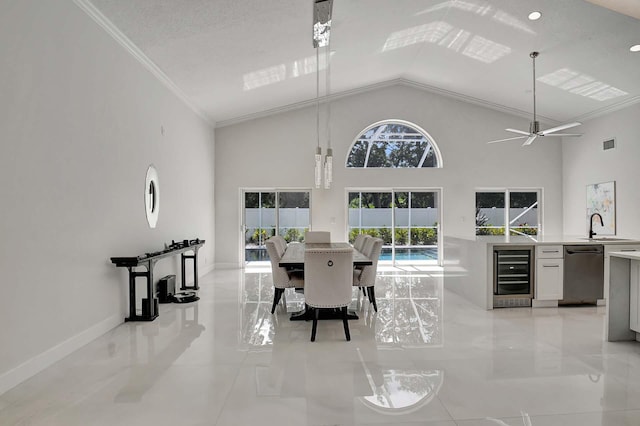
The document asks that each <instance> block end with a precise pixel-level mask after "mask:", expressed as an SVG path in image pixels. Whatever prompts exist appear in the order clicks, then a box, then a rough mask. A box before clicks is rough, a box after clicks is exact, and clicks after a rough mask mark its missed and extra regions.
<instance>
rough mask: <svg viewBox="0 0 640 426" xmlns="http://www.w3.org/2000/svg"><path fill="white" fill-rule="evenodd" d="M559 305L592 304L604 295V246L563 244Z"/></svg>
mask: <svg viewBox="0 0 640 426" xmlns="http://www.w3.org/2000/svg"><path fill="white" fill-rule="evenodd" d="M563 278H564V299H562V300H560V301H558V303H559V304H561V305H577V304H593V305H595V304H596V303H597V302H598V299H602V298H603V297H604V246H602V245H597V244H596V245H580V246H564V277H563Z"/></svg>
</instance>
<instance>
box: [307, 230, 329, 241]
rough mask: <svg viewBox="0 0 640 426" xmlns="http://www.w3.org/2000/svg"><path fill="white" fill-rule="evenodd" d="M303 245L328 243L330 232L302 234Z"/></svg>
mask: <svg viewBox="0 0 640 426" xmlns="http://www.w3.org/2000/svg"><path fill="white" fill-rule="evenodd" d="M304 242H305V243H330V242H331V232H329V231H306V232H305V233H304Z"/></svg>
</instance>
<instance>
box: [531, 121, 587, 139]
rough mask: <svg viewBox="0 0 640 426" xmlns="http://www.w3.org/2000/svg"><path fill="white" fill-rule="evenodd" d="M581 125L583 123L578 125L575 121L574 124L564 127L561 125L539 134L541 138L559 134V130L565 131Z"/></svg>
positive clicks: (564, 125)
mask: <svg viewBox="0 0 640 426" xmlns="http://www.w3.org/2000/svg"><path fill="white" fill-rule="evenodd" d="M581 124H582V123H578V122H577V121H575V122H573V123H567V124H562V125H560V126H557V127H552V128H550V129H547V130H543V131H541V132H538V134H539V135H540V136H546V135H548V134H549V133H554V132H557V131H559V130H564V129H570V128H572V127H576V126H579V125H581Z"/></svg>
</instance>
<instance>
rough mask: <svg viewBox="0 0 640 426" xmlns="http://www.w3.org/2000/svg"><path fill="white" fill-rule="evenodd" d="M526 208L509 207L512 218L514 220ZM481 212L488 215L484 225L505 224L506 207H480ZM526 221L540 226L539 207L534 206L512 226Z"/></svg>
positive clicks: (531, 224) (530, 224)
mask: <svg viewBox="0 0 640 426" xmlns="http://www.w3.org/2000/svg"><path fill="white" fill-rule="evenodd" d="M525 210H527V208H526V207H522V208H513V209H509V217H510V218H512V219H510V220H513V219H515V218H516V217H518V216H520V215H521V214H522V213H523V212H524V211H525ZM480 214H481V215H484V216H486V217H487V221H486V222H485V223H484V224H483V226H504V208H486V209H480ZM525 223H526V224H527V225H528V226H534V227H535V226H538V209H537V208H533V209H531V210H529V211H528V212H526V213H525V214H524V215H522V216H521V217H519V218H518V219H517V220H516V221H514V222H513V223H512V224H511V226H520V225H523V224H525Z"/></svg>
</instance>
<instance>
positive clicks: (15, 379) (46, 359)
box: [0, 314, 123, 395]
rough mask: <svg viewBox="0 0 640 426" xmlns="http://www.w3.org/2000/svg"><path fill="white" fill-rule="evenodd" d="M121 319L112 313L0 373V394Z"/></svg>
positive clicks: (101, 333)
mask: <svg viewBox="0 0 640 426" xmlns="http://www.w3.org/2000/svg"><path fill="white" fill-rule="evenodd" d="M122 321H123V318H122V316H121V315H119V314H118V315H113V316H111V317H109V318H107V319H105V320H103V321H101V322H99V323H98V324H96V325H94V326H92V327H90V328H88V329H86V330H84V331H83V332H81V333H79V334H77V335H75V336H73V337H71V338H69V339H67V340H65V341H64V342H62V343H60V344H58V345H56V346H54V347H52V348H50V349H47V350H46V351H44V352H42V353H41V354H39V355H36V356H34V357H33V358H31V359H29V360H27V361H25V362H23V363H22V364H20V365H19V366H17V367H16V368H14V369H12V370H9V371H7V372H5V373H3V374H2V375H0V395H2V394H3V393H5V392H6V391H8V390H9V389H11V388H13V387H15V386H17V385H19V384H20V383H22V382H24V381H25V380H27V379H29V378H31V377H33V376H35V375H36V374H38V373H39V372H41V371H42V370H44V369H45V368H48V367H50V366H51V365H52V364H54V363H56V362H58V361H60V360H61V359H62V358H64V357H66V356H67V355H69V354H70V353H72V352H74V351H76V350H78V349H80V348H81V347H83V346H84V345H86V344H87V343H89V342H91V341H92V340H94V339H97V338H98V337H100V336H102V335H103V334H104V333H106V332H107V331H109V330H111V329H113V328H115V327H117V326H118V325H120V324H122Z"/></svg>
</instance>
